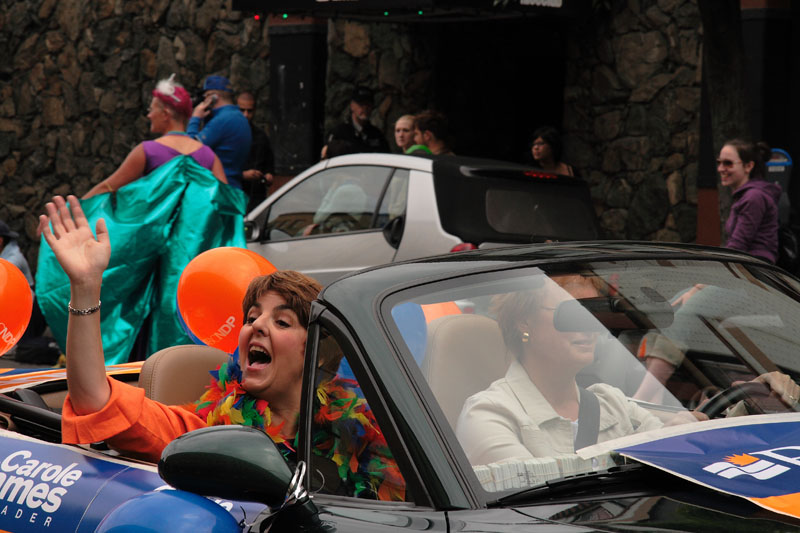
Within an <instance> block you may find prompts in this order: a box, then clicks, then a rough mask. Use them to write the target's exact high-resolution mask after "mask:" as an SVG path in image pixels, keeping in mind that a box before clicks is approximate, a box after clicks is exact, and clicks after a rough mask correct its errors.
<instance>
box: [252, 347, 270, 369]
mask: <svg viewBox="0 0 800 533" xmlns="http://www.w3.org/2000/svg"><path fill="white" fill-rule="evenodd" d="M271 362H272V356H271V355H270V354H268V353H267V352H266V351H265V350H264V349H263V348H261V347H260V346H251V347H250V350H249V351H248V352H247V363H248V364H250V365H268V364H270V363H271Z"/></svg>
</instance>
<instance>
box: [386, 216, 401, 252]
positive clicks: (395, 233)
mask: <svg viewBox="0 0 800 533" xmlns="http://www.w3.org/2000/svg"><path fill="white" fill-rule="evenodd" d="M405 222H406V218H405V216H403V215H400V216H397V217H394V218H393V219H392V220H390V221H389V222H387V223H386V225H385V226H384V227H383V237H384V238H385V239H386V242H388V243H389V246H391V247H392V248H394V249H397V247H398V246H400V239H402V237H403V228H404V227H405Z"/></svg>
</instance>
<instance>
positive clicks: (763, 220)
mask: <svg viewBox="0 0 800 533" xmlns="http://www.w3.org/2000/svg"><path fill="white" fill-rule="evenodd" d="M780 196H781V186H780V185H778V184H777V183H770V182H768V181H764V180H750V181H748V182H747V183H745V184H744V185H742V186H741V187H739V188H738V189H736V192H734V193H733V205H731V214H730V216H729V217H728V220H727V222H725V231H726V232H727V233H728V242H726V243H725V247H726V248H733V249H735V250H741V251H743V252H747V253H749V254H751V255H756V256H758V257H761V258H763V259H766V260H767V261H769V262H771V263H774V262H776V261H777V260H778V199H779V198H780Z"/></svg>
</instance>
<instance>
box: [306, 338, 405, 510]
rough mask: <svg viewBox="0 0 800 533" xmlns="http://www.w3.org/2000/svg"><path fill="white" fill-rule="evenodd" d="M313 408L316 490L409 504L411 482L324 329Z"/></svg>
mask: <svg viewBox="0 0 800 533" xmlns="http://www.w3.org/2000/svg"><path fill="white" fill-rule="evenodd" d="M317 364H318V380H317V381H318V386H317V393H316V397H315V398H314V400H313V406H312V415H311V417H312V425H311V449H312V453H311V459H310V464H309V471H310V472H311V490H312V492H315V493H317V492H318V493H321V494H332V495H338V496H349V497H355V498H366V499H372V500H383V501H406V498H407V495H406V488H405V480H404V479H403V476H402V474H401V473H400V469H399V467H398V466H397V463H396V461H395V460H394V456H393V454H392V451H391V450H390V448H389V445H388V444H387V442H386V439H385V437H384V434H383V432H382V431H381V428H380V426H379V424H378V420H377V419H376V416H375V413H374V412H373V411H372V409H371V408H370V406H369V403H368V401H367V399H366V397H365V395H364V393H363V391H362V389H361V387H360V386H359V383H358V380H357V379H356V377H355V375H354V373H353V371H352V369H351V366H350V364H349V362H348V360H347V357H346V355H345V353H344V351H343V350H342V348H341V347H340V345H339V343H338V342H337V341H336V339H335V338H334V336H333V335H330V334H328V332H327V331H326V330H325V329H324V328H322V331H321V333H320V343H319V349H318V360H317Z"/></svg>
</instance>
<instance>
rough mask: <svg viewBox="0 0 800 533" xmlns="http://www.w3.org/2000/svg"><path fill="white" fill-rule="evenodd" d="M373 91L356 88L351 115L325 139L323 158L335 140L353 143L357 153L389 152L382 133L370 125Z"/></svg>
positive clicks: (351, 100)
mask: <svg viewBox="0 0 800 533" xmlns="http://www.w3.org/2000/svg"><path fill="white" fill-rule="evenodd" d="M372 100H373V96H372V91H370V90H369V89H367V88H366V87H356V88H355V90H354V91H353V96H352V98H351V99H350V115H349V116H348V117H347V120H345V121H344V122H343V123H341V124H339V125H338V126H336V127H335V128H334V129H333V131H331V132H330V133H329V134H328V137H327V138H326V139H325V145H326V146H325V148H323V157H324V156H325V154H326V152H327V150H326V148H327V145H328V144H330V142H331V141H333V140H341V141H347V142H349V143H352V144H353V145H354V146H355V147H356V148H357V149H356V151H357V152H389V143H387V142H386V137H385V136H384V135H383V133H381V131H380V130H379V129H378V128H376V127H375V126H373V125H372V124H370V122H369V115H370V113H372V106H373V101H372Z"/></svg>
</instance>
